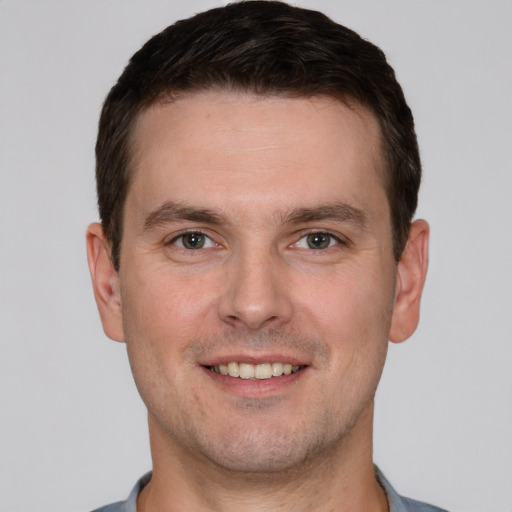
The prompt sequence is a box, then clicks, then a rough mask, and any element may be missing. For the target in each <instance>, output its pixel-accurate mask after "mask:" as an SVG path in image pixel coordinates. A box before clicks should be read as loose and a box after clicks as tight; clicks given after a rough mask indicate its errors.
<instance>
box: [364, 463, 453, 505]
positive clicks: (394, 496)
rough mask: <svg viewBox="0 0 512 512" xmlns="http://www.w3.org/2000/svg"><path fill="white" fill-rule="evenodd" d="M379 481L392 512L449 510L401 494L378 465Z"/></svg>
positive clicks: (377, 475) (377, 474)
mask: <svg viewBox="0 0 512 512" xmlns="http://www.w3.org/2000/svg"><path fill="white" fill-rule="evenodd" d="M374 470H375V476H376V478H377V481H378V482H379V483H380V484H381V486H382V487H383V488H384V490H385V491H386V494H387V497H388V501H389V508H390V512H448V511H447V510H445V509H442V508H439V507H435V506H434V505H429V504H428V503H423V502H422V501H417V500H412V499H411V498H406V497H404V496H400V495H399V494H398V493H397V492H396V491H395V489H394V488H393V486H392V485H391V484H390V483H389V481H388V480H387V479H386V477H385V476H384V475H383V474H382V472H381V471H380V470H379V468H378V467H377V466H375V467H374Z"/></svg>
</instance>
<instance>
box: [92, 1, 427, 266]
mask: <svg viewBox="0 0 512 512" xmlns="http://www.w3.org/2000/svg"><path fill="white" fill-rule="evenodd" d="M208 90H225V91H237V92H246V93H253V94H256V95H258V96H277V97H290V98H294V97H302V98H311V97H314V96H325V97H329V98H333V99H335V100H337V101H341V102H343V103H346V104H348V105H350V104H359V105H362V106H363V107H365V108H367V109H368V110H369V111H370V112H372V114H373V115H374V116H375V117H376V119H377V121H378V123H379V126H380V138H381V144H382V156H383V165H382V169H380V172H381V173H382V179H383V184H384V187H385V190H386V194H387V198H388V202H389V208H390V213H391V219H392V228H393V252H394V256H395V260H396V261H398V260H399V259H400V255H401V253H402V251H403V248H404V246H405V243H406V241H407V237H408V233H409V227H410V223H411V219H412V217H413V215H414V212H415V209H416V205H417V195H418V189H419V184H420V180H421V165H420V157H419V151H418V145H417V140H416V134H415V132H414V121H413V117H412V114H411V111H410V109H409V107H408V106H407V104H406V102H405V98H404V95H403V92H402V89H401V87H400V85H399V84H398V82H397V81H396V78H395V73H394V71H393V69H392V68H391V67H390V66H389V64H388V63H387V62H386V59H385V56H384V54H383V52H382V51H381V50H380V49H379V48H378V47H376V46H375V45H373V44H372V43H370V42H368V41H366V40H364V39H362V38H361V37H360V36H359V35H358V34H356V33H355V32H353V31H352V30H350V29H348V28H346V27H343V26H341V25H339V24H337V23H335V22H333V21H332V20H330V19H329V18H327V17H326V16H325V15H323V14H322V13H320V12H316V11H310V10H306V9H301V8H298V7H293V6H290V5H287V4H285V3H281V2H273V1H248V2H240V3H234V4H230V5H228V6H226V7H221V8H217V9H212V10H209V11H207V12H204V13H201V14H198V15H196V16H194V17H192V18H189V19H186V20H182V21H179V22H177V23H175V24H174V25H171V26H169V27H168V28H166V29H165V30H163V31H162V32H161V33H160V34H157V35H156V36H154V37H153V38H151V39H150V40H149V41H148V42H147V43H146V44H145V45H144V46H143V47H142V49H141V50H139V51H138V52H137V53H136V54H135V55H134V56H133V57H132V59H131V60H130V62H129V64H128V66H127V67H126V68H125V70H124V72H123V74H122V75H121V77H120V78H119V80H118V82H117V84H116V85H115V86H114V87H113V88H112V89H111V91H110V93H109V95H108V96H107V98H106V101H105V104H104V106H103V111H102V114H101V119H100V124H99V133H98V139H97V145H96V162H97V166H96V177H97V189H98V205H99V211H100V217H101V222H102V225H103V229H104V231H105V234H106V236H107V239H108V240H109V242H110V244H111V256H112V260H113V263H114V266H115V268H116V269H117V270H119V254H120V248H121V244H122V236H123V222H124V221H123V215H124V205H125V201H126V196H127V193H128V190H129V188H130V184H131V182H132V179H133V174H134V168H135V166H134V165H133V151H134V143H133V132H134V127H135V125H136V123H137V120H138V118H139V117H140V115H141V114H142V113H143V112H144V111H146V110H147V109H148V108H149V107H150V106H151V105H154V104H155V103H157V102H164V103H167V102H172V101H174V100H175V99H176V98H178V97H180V96H182V95H184V94H187V93H194V92H199V91H208Z"/></svg>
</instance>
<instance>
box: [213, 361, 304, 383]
mask: <svg viewBox="0 0 512 512" xmlns="http://www.w3.org/2000/svg"><path fill="white" fill-rule="evenodd" d="M301 368H302V366H293V365H291V364H290V363H286V364H283V363H263V364H247V363H235V362H232V363H228V364H219V365H215V366H210V369H211V370H212V371H213V372H215V373H220V374H222V375H229V376H230V377H235V378H236V377H239V378H241V379H257V380H263V379H270V378H272V377H281V375H290V373H295V372H298V371H299V370H300V369H301Z"/></svg>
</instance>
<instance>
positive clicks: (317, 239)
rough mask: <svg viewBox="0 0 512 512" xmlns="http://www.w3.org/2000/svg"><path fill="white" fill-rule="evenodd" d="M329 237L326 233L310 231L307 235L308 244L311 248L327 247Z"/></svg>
mask: <svg viewBox="0 0 512 512" xmlns="http://www.w3.org/2000/svg"><path fill="white" fill-rule="evenodd" d="M330 241H331V237H330V236H329V235H327V234H326V233H312V234H311V235H309V236H308V245H309V247H310V248H311V249H327V247H329V243H330Z"/></svg>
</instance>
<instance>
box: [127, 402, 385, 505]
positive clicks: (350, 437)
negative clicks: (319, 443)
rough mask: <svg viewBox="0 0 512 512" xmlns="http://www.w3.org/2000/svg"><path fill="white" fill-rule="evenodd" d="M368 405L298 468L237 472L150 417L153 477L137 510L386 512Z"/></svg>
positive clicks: (370, 411)
mask: <svg viewBox="0 0 512 512" xmlns="http://www.w3.org/2000/svg"><path fill="white" fill-rule="evenodd" d="M372 423H373V406H372V405H370V406H369V407H368V408H367V410H365V411H364V412H363V414H362V415H361V416H360V417H359V419H358V420H357V422H356V423H355V425H354V426H353V427H352V429H351V430H350V432H349V433H348V434H347V435H346V436H345V437H344V438H343V439H342V440H340V441H339V442H338V443H336V445H334V446H329V447H326V449H325V450H324V451H323V452H322V453H319V454H316V455H315V457H312V458H310V459H308V460H307V461H304V462H303V463H302V464H301V465H300V467H293V468H289V469H287V470H285V471H278V472H269V473H257V474H256V473H240V472H234V471H230V470H226V469H225V468H223V467H220V466H219V465H217V464H215V463H214V462H212V461H210V460H207V459H205V458H202V457H201V456H197V455H196V454H192V453H190V452H188V451H187V450H186V449H183V448H182V447H179V446H176V445H175V444H174V443H172V442H169V438H168V437H167V436H166V435H165V433H164V432H162V431H161V429H160V428H159V426H158V424H156V422H155V421H154V420H152V418H150V421H149V424H150V439H151V449H152V456H153V477H152V479H151V482H150V483H149V484H148V485H147V486H146V487H145V488H144V489H143V491H142V492H141V494H140V496H139V500H138V504H137V511H138V512H156V511H159V510H167V511H169V512H179V511H183V510H187V511H188V512H204V511H209V512H217V511H219V512H221V511H222V512H234V511H235V510H236V511H239V510H244V511H246V512H260V511H265V512H271V511H279V512H291V511H293V512H302V511H304V512H305V511H309V510H315V511H317V512H327V511H333V510H336V511H337V512H348V511H358V510H365V511H369V512H370V511H371V512H374V511H375V512H384V511H386V512H387V511H388V510H389V508H388V503H387V498H386V495H385V493H384V491H383V489H382V488H381V487H380V485H379V483H378V482H377V480H376V478H375V475H374V471H373V463H372Z"/></svg>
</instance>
